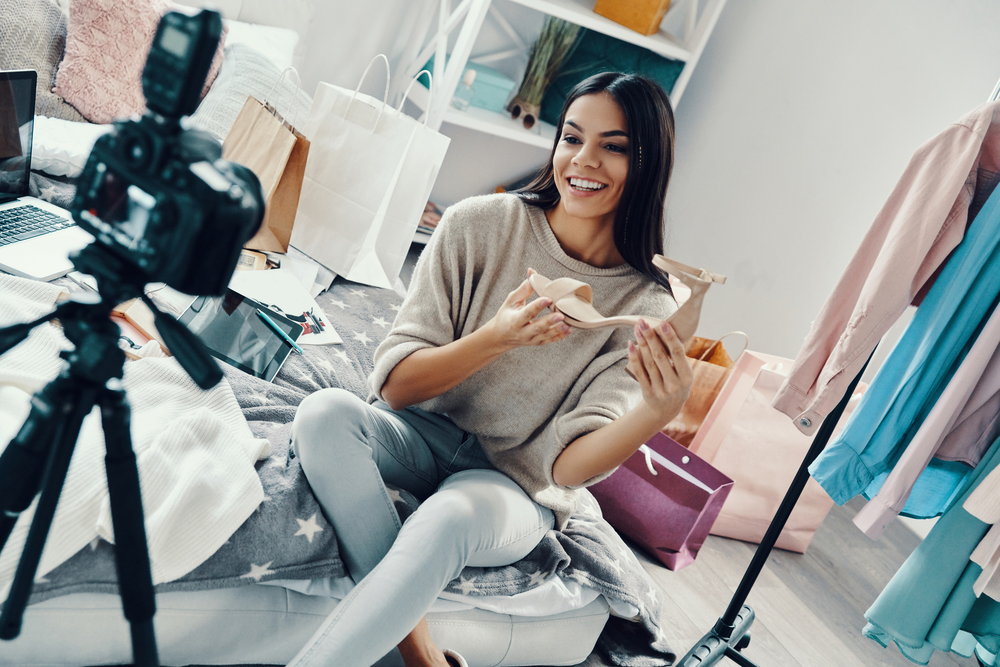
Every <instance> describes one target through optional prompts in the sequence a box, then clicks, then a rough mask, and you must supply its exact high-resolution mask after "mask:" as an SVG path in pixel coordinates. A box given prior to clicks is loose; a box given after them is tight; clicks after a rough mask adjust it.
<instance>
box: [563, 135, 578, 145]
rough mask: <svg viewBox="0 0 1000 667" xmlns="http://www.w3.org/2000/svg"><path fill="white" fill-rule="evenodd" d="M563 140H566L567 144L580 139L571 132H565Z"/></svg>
mask: <svg viewBox="0 0 1000 667" xmlns="http://www.w3.org/2000/svg"><path fill="white" fill-rule="evenodd" d="M563 141H564V142H566V143H567V144H578V143H580V140H579V139H577V138H576V137H574V136H573V135H572V134H567V135H566V136H565V137H563Z"/></svg>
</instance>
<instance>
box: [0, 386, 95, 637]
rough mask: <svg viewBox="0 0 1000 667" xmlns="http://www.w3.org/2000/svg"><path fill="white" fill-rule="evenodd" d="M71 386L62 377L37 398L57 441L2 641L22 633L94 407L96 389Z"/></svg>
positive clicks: (3, 621) (1, 620)
mask: <svg viewBox="0 0 1000 667" xmlns="http://www.w3.org/2000/svg"><path fill="white" fill-rule="evenodd" d="M71 385H72V381H71V380H69V379H68V378H66V377H65V376H60V377H58V378H56V379H55V380H54V381H53V382H52V383H51V384H50V385H49V386H47V387H46V388H45V389H44V390H43V391H42V392H41V393H40V394H39V395H37V396H36V397H35V400H37V401H39V402H40V403H42V404H44V405H46V409H45V410H43V412H45V413H47V414H46V417H45V418H46V419H49V420H52V423H53V424H54V426H53V427H52V428H53V435H54V436H55V438H54V440H53V442H52V446H51V449H50V450H49V456H48V459H47V460H46V463H45V471H44V472H43V474H42V489H41V495H40V496H39V498H38V505H37V506H36V507H35V515H34V517H33V518H32V520H31V527H30V528H29V529H28V537H27V539H26V540H25V543H24V549H23V551H22V552H21V560H20V561H18V564H17V570H16V571H15V572H14V581H13V582H12V583H11V588H10V591H9V593H8V594H7V600H6V601H5V602H4V605H3V613H2V614H0V639H13V638H14V637H17V635H18V634H20V632H21V620H22V618H23V616H24V609H25V608H26V607H27V606H28V597H29V596H30V594H31V586H32V582H33V581H34V578H35V572H37V571H38V563H39V561H40V560H41V557H42V549H43V548H44V546H45V539H46V537H48V533H49V528H50V527H51V526H52V517H53V516H54V515H55V512H56V505H58V503H59V494H60V493H61V492H62V487H63V482H64V480H65V479H66V471H67V470H68V469H69V463H70V460H71V459H72V457H73V448H74V447H75V445H76V439H77V436H78V435H79V433H80V425H81V424H82V423H83V419H84V417H86V416H87V415H88V414H89V413H90V411H91V409H92V408H93V407H94V399H95V396H94V392H93V391H92V390H89V389H86V390H82V391H79V392H78V391H76V390H74V389H73V387H72V386H71ZM60 417H64V418H63V419H61V418H60ZM43 433H44V434H48V430H47V429H44V428H42V429H39V431H38V432H37V433H36V434H34V435H32V437H34V436H35V435H42V434H43ZM28 449H30V450H33V451H37V446H35V445H29V446H28Z"/></svg>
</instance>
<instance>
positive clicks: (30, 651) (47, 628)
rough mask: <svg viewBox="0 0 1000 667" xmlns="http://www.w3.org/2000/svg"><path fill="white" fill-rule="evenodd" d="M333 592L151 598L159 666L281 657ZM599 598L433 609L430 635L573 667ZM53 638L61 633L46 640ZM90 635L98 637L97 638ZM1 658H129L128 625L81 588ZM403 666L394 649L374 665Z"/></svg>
mask: <svg viewBox="0 0 1000 667" xmlns="http://www.w3.org/2000/svg"><path fill="white" fill-rule="evenodd" d="M334 606H336V601H335V600H331V599H330V598H322V597H313V596H308V595H301V594H299V593H295V592H293V591H287V590H285V589H282V588H277V587H274V586H271V587H268V586H243V587H241V588H224V589H219V590H214V591H190V592H183V593H180V592H178V593H161V594H159V595H157V596H156V608H157V613H156V616H155V617H154V621H155V624H156V639H157V647H158V648H159V653H160V659H161V661H162V662H163V664H165V665H190V664H197V665H232V664H274V665H277V664H281V665H284V664H286V663H287V662H288V661H289V660H291V659H292V657H294V656H295V654H296V653H297V652H298V650H299V648H301V647H302V646H304V645H305V643H306V642H307V641H308V640H309V638H310V637H311V636H312V634H313V633H314V632H315V631H316V630H317V628H319V626H320V624H321V623H322V622H323V621H324V620H325V619H326V617H327V616H328V615H329V614H330V612H331V611H333V608H334ZM608 615H609V609H608V604H607V602H606V601H605V599H604V598H603V597H598V598H597V599H596V600H594V601H593V602H591V603H590V604H588V605H587V606H586V607H583V608H581V609H575V610H572V611H566V612H563V613H560V614H555V615H549V616H536V617H528V616H513V615H509V614H500V613H496V612H488V611H484V610H481V609H469V610H465V611H459V612H444V613H433V612H432V613H430V614H428V615H427V622H428V626H429V628H430V632H431V636H432V637H433V638H434V641H435V642H437V643H438V645H440V646H447V647H449V648H452V649H453V650H456V651H458V652H459V653H461V654H462V656H463V657H465V658H466V659H467V660H468V661H469V664H472V665H496V666H498V667H500V666H506V665H511V666H513V665H578V664H580V663H581V662H583V661H584V660H586V659H587V656H588V655H590V653H591V651H592V650H593V648H594V644H595V643H596V641H597V637H598V635H600V633H601V630H602V629H603V628H604V625H605V623H606V622H607V621H608ZM52 637H59V641H52V640H51V638H52ZM95 638H99V639H98V640H95ZM2 656H3V657H2V658H0V664H10V665H18V666H19V667H41V666H43V665H44V666H45V667H57V666H58V667H83V666H86V665H110V664H123V663H128V662H129V661H130V660H131V657H132V647H131V644H130V643H129V631H128V625H127V623H126V621H125V619H124V617H123V616H122V611H121V600H120V599H119V597H118V596H117V595H109V594H103V593H78V594H74V595H67V596H63V597H60V598H56V599H54V600H49V601H47V602H42V603H39V604H35V605H31V606H30V607H28V609H27V611H26V612H25V615H24V627H23V629H22V630H21V634H20V635H19V636H18V637H17V638H16V639H15V640H13V641H10V642H4V644H3V653H2ZM390 665H391V666H393V667H396V666H397V665H402V662H401V661H400V660H399V654H398V653H397V652H396V651H392V652H390V653H389V655H387V656H386V658H383V659H382V660H380V661H379V662H378V663H377V664H376V667H389V666H390Z"/></svg>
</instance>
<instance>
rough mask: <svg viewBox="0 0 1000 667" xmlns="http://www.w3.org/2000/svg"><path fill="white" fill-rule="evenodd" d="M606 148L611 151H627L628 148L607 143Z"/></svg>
mask: <svg viewBox="0 0 1000 667" xmlns="http://www.w3.org/2000/svg"><path fill="white" fill-rule="evenodd" d="M608 150H609V151H611V152H612V153H627V152H628V149H627V148H625V147H624V146H619V145H618V144H608Z"/></svg>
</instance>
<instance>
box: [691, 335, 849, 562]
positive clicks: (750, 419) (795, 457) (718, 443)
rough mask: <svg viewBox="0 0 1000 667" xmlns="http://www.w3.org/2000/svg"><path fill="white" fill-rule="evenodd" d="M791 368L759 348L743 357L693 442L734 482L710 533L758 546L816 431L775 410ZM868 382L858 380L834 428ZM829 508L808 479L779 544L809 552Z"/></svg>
mask: <svg viewBox="0 0 1000 667" xmlns="http://www.w3.org/2000/svg"><path fill="white" fill-rule="evenodd" d="M791 366H792V362H791V360H790V359H784V358H782V357H775V356H772V355H768V354H762V353H760V352H750V351H746V352H744V353H743V354H742V355H740V357H739V359H737V361H736V365H735V366H734V368H733V373H732V375H730V376H729V380H728V381H727V382H726V385H725V386H724V387H723V388H722V391H720V392H719V397H718V399H716V402H715V404H714V405H713V406H712V409H711V410H709V413H708V415H707V416H706V417H705V421H704V423H703V424H702V427H701V428H700V429H699V430H698V433H697V434H696V435H695V438H694V440H693V441H692V443H691V451H693V452H695V453H697V454H698V455H699V456H701V457H702V458H704V459H705V460H706V461H709V462H710V463H711V464H712V465H713V466H715V467H716V468H718V469H719V470H720V471H721V472H723V473H725V474H726V475H728V476H729V477H731V478H732V479H733V490H732V492H731V493H730V494H729V498H728V500H727V501H726V504H725V505H724V506H723V508H722V510H721V511H720V512H719V517H718V519H717V520H716V522H715V524H714V525H713V527H712V531H711V532H712V534H713V535H721V536H723V537H731V538H735V539H738V540H743V541H746V542H753V543H759V542H760V541H761V539H763V537H764V533H765V531H766V530H767V527H768V525H770V523H771V519H772V518H773V517H774V513H775V512H776V511H777V509H778V505H780V504H781V500H782V498H784V496H785V492H786V491H787V490H788V487H789V485H791V482H792V478H793V477H795V473H796V471H797V470H798V469H799V466H800V465H801V463H802V460H803V459H804V458H805V455H806V452H807V451H808V449H809V446H810V445H811V444H812V438H813V436H807V435H804V434H803V433H802V432H800V431H799V430H798V429H797V428H796V427H795V425H794V424H793V423H792V420H791V419H789V418H788V416H787V415H785V414H783V413H781V412H779V411H777V410H775V409H774V408H772V407H771V401H772V400H773V399H774V397H775V395H776V394H777V392H778V388H779V387H780V386H781V383H782V382H784V379H785V375H786V374H787V372H788V371H789V370H790V369H791ZM866 387H867V385H865V384H864V383H861V384H859V385H858V388H857V390H856V391H855V394H854V397H853V399H852V400H851V401H850V402H849V403H848V405H847V409H846V410H845V411H844V415H843V417H842V418H841V421H840V423H839V424H838V428H837V429H836V430H835V433H836V432H837V431H839V429H840V427H841V426H842V425H843V424H844V423H846V420H847V417H848V416H849V415H850V413H851V412H852V411H853V410H854V407H855V406H856V405H857V403H858V399H859V398H860V396H861V394H862V393H863V392H864V390H865V388H866ZM832 507H833V500H831V499H830V497H829V496H828V495H827V494H826V491H824V490H823V487H821V486H820V485H819V484H818V483H817V482H816V481H815V480H813V479H810V480H809V482H808V483H807V484H806V487H805V489H804V490H803V492H802V495H801V497H800V498H799V500H798V502H797V503H796V505H795V509H794V510H793V511H792V514H791V516H790V517H789V518H788V521H787V523H786V524H785V527H784V529H783V530H782V531H781V534H780V536H779V537H778V541H777V543H776V546H777V547H779V548H781V549H788V550H790V551H797V552H800V553H802V552H805V550H806V548H807V547H808V546H809V543H810V542H811V541H812V538H813V535H814V534H815V533H816V530H817V529H818V528H819V526H820V524H821V523H822V522H823V519H825V518H826V515H827V514H829V512H830V509H831V508H832Z"/></svg>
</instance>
